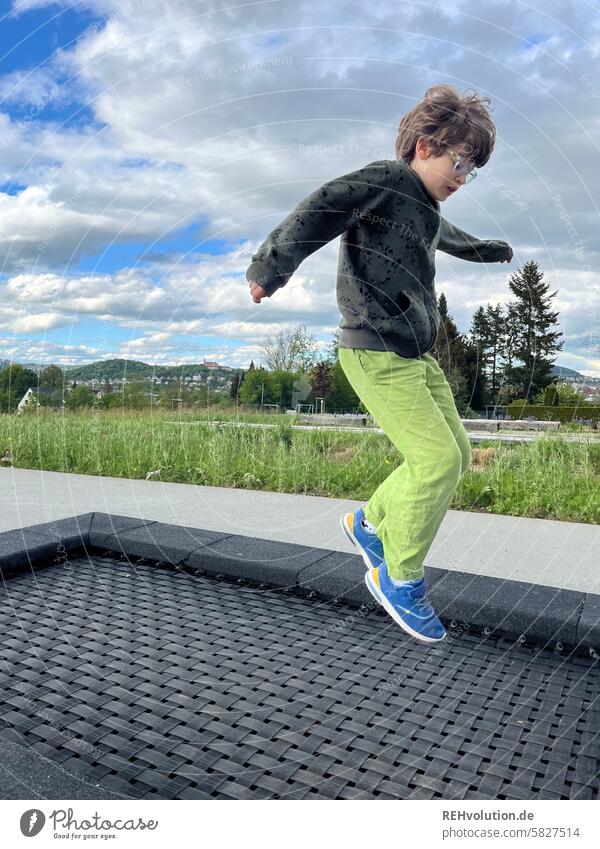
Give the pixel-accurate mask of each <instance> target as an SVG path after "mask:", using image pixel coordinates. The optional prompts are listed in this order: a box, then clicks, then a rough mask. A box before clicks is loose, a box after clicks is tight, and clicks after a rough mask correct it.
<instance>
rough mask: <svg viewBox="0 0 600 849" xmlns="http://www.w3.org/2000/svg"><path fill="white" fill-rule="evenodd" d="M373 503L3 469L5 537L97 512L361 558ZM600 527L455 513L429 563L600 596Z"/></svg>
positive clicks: (0, 490) (0, 517)
mask: <svg viewBox="0 0 600 849" xmlns="http://www.w3.org/2000/svg"><path fill="white" fill-rule="evenodd" d="M362 503H364V502H359V501H354V500H351V499H337V498H323V497H319V496H313V495H289V494H283V493H273V492H262V491H257V490H246V489H229V488H226V487H211V486H196V485H193V484H183V483H161V482H160V481H146V480H131V479H129V478H109V477H100V476H94V475H79V474H69V473H63V472H47V471H41V472H40V471H36V470H31V469H12V468H10V469H0V531H6V530H12V529H14V528H21V527H26V526H28V525H35V524H39V523H40V522H48V521H51V520H53V519H63V518H67V517H68V516H74V515H76V514H78V513H87V512H89V511H92V510H96V511H99V512H103V513H117V514H119V515H122V516H132V517H135V518H142V519H152V520H154V521H162V522H168V523H170V524H177V525H185V526H188V527H193V528H205V529H207V530H215V531H225V532H230V533H232V534H241V535H243V536H249V537H258V538H262V539H271V540H280V541H282V542H294V543H298V544H301V545H311V546H314V547H317V548H326V549H329V550H333V551H347V552H354V553H356V552H355V549H354V548H353V547H352V545H351V544H350V543H349V542H348V540H347V539H346V538H345V537H344V535H343V533H342V531H341V529H340V525H339V517H340V514H341V513H342V512H344V511H347V510H355V509H356V508H357V507H359V506H360V505H361V504H362ZM598 551H600V526H598V525H589V524H585V523H580V522H556V521H551V520H548V519H525V518H520V517H512V516H497V515H493V514H488V513H472V512H468V511H463V510H449V511H448V512H447V514H446V515H445V517H444V520H443V522H442V525H441V527H440V530H439V531H438V534H437V536H436V538H435V540H434V542H433V545H432V547H431V549H430V550H429V554H428V556H427V558H426V560H425V563H426V564H427V565H429V566H439V567H442V568H444V569H455V570H459V571H462V572H469V573H472V574H478V575H490V576H493V577H498V578H511V579H512V580H519V581H529V582H531V583H538V584H545V585H547V586H552V587H561V588H563V589H571V590H579V591H582V592H593V593H599V594H600V564H599V563H598Z"/></svg>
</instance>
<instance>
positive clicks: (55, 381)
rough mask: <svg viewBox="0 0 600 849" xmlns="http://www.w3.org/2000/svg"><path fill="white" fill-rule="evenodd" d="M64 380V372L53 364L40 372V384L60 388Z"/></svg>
mask: <svg viewBox="0 0 600 849" xmlns="http://www.w3.org/2000/svg"><path fill="white" fill-rule="evenodd" d="M64 382H65V374H64V372H63V370H62V369H61V368H59V367H58V366H54V365H49V366H46V368H45V369H42V372H41V374H40V384H41V385H44V386H51V387H52V388H53V389H62V388H63V385H64Z"/></svg>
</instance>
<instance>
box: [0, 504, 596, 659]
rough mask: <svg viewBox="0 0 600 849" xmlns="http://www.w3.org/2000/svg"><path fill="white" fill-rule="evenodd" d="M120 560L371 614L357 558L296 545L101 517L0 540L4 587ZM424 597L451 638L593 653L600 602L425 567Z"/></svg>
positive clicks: (591, 595) (74, 518) (89, 516)
mask: <svg viewBox="0 0 600 849" xmlns="http://www.w3.org/2000/svg"><path fill="white" fill-rule="evenodd" d="M107 552H111V553H116V554H119V555H121V556H122V557H123V558H124V559H127V558H129V557H135V558H136V561H135V562H139V561H142V560H143V561H152V562H154V563H155V564H156V565H162V566H165V565H166V566H171V567H175V568H178V569H181V570H182V571H186V572H191V573H192V574H210V575H213V576H219V577H223V578H228V579H231V580H236V579H237V580H238V581H249V582H251V583H255V584H258V585H259V586H265V587H270V588H273V589H277V590H280V591H282V592H294V593H300V594H305V595H309V596H310V597H318V598H320V599H322V600H327V601H332V602H334V603H341V602H345V603H346V604H349V605H350V606H353V607H361V606H363V605H364V606H365V607H366V613H365V614H364V615H367V613H368V611H370V610H373V609H374V608H376V612H377V613H378V614H379V615H382V616H385V617H386V618H389V617H387V614H385V613H384V612H383V611H382V610H381V609H380V608H379V607H378V606H377V605H376V603H375V602H374V600H373V598H372V596H371V594H370V593H369V591H368V590H367V588H366V586H365V583H364V574H365V566H364V562H363V559H362V557H360V556H359V555H356V554H346V553H344V552H339V551H331V550H329V549H322V548H312V547H311V546H304V545H297V544H295V543H285V542H278V541H274V540H266V539H259V538H256V537H246V536H239V535H236V534H226V533H220V532H217V531H209V530H203V529H201V528H191V527H186V526H181V525H172V524H167V523H165V522H157V521H153V520H144V519H137V518H134V517H130V516H120V515H115V514H109V513H98V512H91V513H83V514H81V515H77V516H72V517H70V518H67V519H59V520H56V521H52V522H44V523H42V524H38V525H30V526H29V527H26V528H19V529H17V530H12V531H4V532H2V533H0V574H1V575H2V578H3V579H5V578H7V577H10V576H11V575H15V574H22V573H23V572H28V571H29V570H30V569H33V567H34V566H38V567H39V566H41V567H42V568H43V565H44V564H45V565H52V564H55V563H60V562H67V561H68V559H69V555H70V554H77V555H81V554H88V555H93V554H106V553H107ZM425 580H426V583H427V585H428V587H429V598H430V600H431V603H432V604H433V606H434V608H435V610H436V613H437V614H438V616H439V617H440V619H441V620H442V622H443V623H444V625H445V626H446V627H447V628H449V636H450V635H451V634H455V635H456V634H460V633H463V632H464V631H467V630H468V631H469V632H470V633H476V634H480V635H481V636H482V637H483V638H488V637H492V638H495V637H502V638H508V639H513V640H516V641H518V642H519V643H525V642H527V643H529V644H542V646H543V647H544V648H549V649H553V650H555V651H562V650H567V649H568V650H570V651H571V652H573V653H574V654H577V655H585V656H586V657H589V656H592V657H594V658H597V657H598V656H599V655H600V595H596V594H594V593H584V592H578V591H575V590H565V589H560V588H557V587H550V586H545V585H540V584H531V583H527V582H524V581H512V580H508V579H502V578H493V577H488V576H484V575H474V574H471V573H467V572H459V571H455V570H447V569H441V568H437V567H431V566H425Z"/></svg>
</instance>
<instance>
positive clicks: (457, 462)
mask: <svg viewBox="0 0 600 849" xmlns="http://www.w3.org/2000/svg"><path fill="white" fill-rule="evenodd" d="M338 354H339V359H340V364H341V366H342V368H343V370H344V372H345V374H346V376H347V378H348V380H349V382H350V384H351V385H352V387H353V389H354V391H355V392H356V394H357V395H358V397H359V398H360V399H361V401H362V402H363V404H364V405H365V407H366V409H367V410H368V411H369V412H370V413H371V415H372V416H373V419H374V420H375V421H376V422H377V423H378V424H379V426H380V427H381V428H382V429H383V431H384V432H385V434H386V435H387V437H388V439H389V440H390V441H391V442H392V443H393V444H394V445H395V446H396V447H397V448H398V450H399V451H400V452H401V454H402V455H403V457H404V458H405V459H404V465H405V466H406V471H405V472H403V473H401V474H400V473H399V470H395V471H394V472H392V475H395V476H396V477H395V482H397V483H398V486H394V481H392V482H391V483H390V484H389V485H388V486H387V487H384V488H383V494H384V495H385V496H386V497H387V501H386V503H385V511H386V512H385V516H384V518H383V520H382V521H381V522H380V523H379V525H378V526H377V535H378V536H379V538H380V539H381V541H382V543H383V551H384V556H385V560H386V564H387V567H388V572H389V574H390V576H391V577H392V578H396V579H397V580H414V579H417V578H421V577H423V574H424V568H423V562H424V560H425V556H426V554H427V552H428V550H429V548H430V547H431V543H432V542H433V539H434V537H435V535H436V533H437V531H438V529H439V526H440V524H441V522H442V519H443V517H444V514H445V513H446V511H447V509H448V506H449V504H450V501H451V500H452V495H453V493H454V490H455V489H456V485H457V483H458V480H459V478H460V475H461V471H462V465H463V454H462V451H461V448H460V447H459V445H458V443H457V442H456V440H455V438H454V434H453V432H452V429H451V428H450V426H449V425H448V423H447V422H446V419H445V417H444V414H443V413H442V410H441V409H440V408H439V407H438V405H437V402H436V400H435V399H434V397H433V395H432V393H431V391H430V389H429V387H428V385H427V379H428V372H429V373H431V364H430V363H429V362H428V361H427V360H426V359H425V358H424V357H414V358H413V357H400V356H398V355H397V354H394V353H391V352H388V351H370V350H365V349H352V348H339V349H338ZM442 374H443V372H442ZM433 378H434V384H435V385H436V387H437V389H438V390H439V375H437V374H435V371H434V372H433ZM448 389H449V387H448ZM384 483H385V482H384ZM382 486H383V485H382ZM375 495H376V493H374V496H375ZM382 502H383V495H382V497H381V499H378V498H377V497H375V505H374V509H373V513H374V514H377V513H378V511H379V510H380V509H381V508H382V506H383V505H382ZM367 518H368V517H367ZM369 521H371V520H370V519H369Z"/></svg>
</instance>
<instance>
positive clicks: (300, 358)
mask: <svg viewBox="0 0 600 849" xmlns="http://www.w3.org/2000/svg"><path fill="white" fill-rule="evenodd" d="M317 344H318V343H317V342H316V340H315V339H314V337H313V336H310V337H309V336H307V334H306V327H305V326H303V327H295V328H293V329H292V330H288V331H287V333H284V331H281V332H280V333H279V334H278V335H277V336H276V337H275V339H274V340H272V339H267V340H266V341H265V342H263V344H262V345H261V346H260V347H261V350H262V351H263V352H264V358H265V361H266V365H267V368H268V369H269V370H270V371H288V372H294V371H309V370H310V369H311V368H312V366H313V365H314V362H315V358H316V354H315V350H314V349H315V348H316V347H317Z"/></svg>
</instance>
